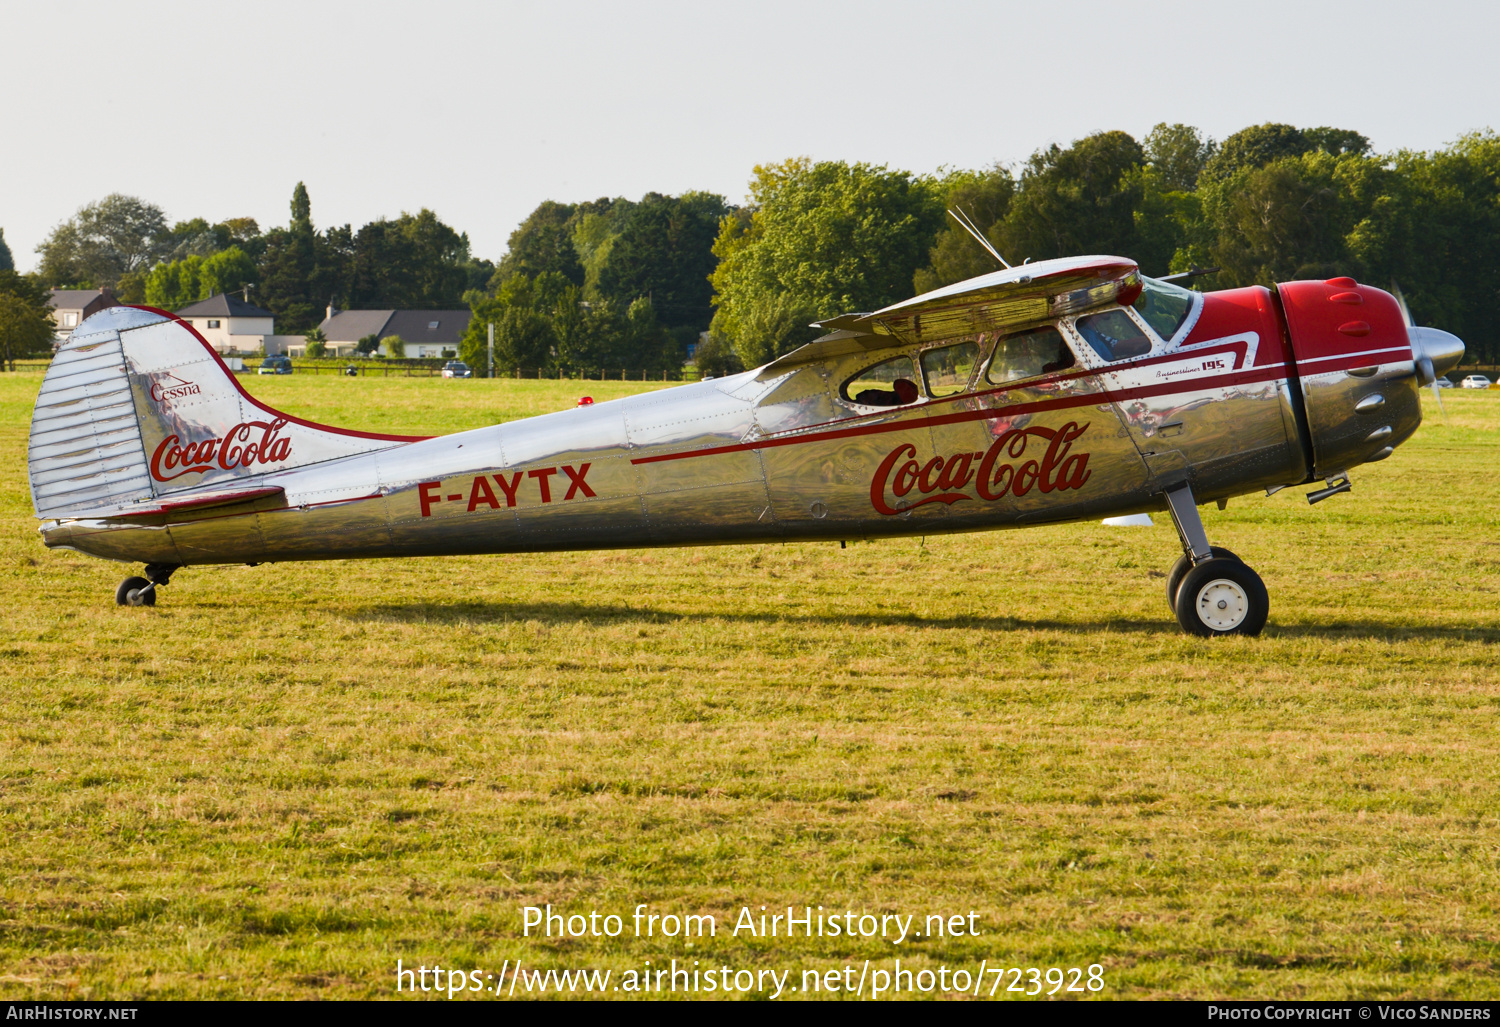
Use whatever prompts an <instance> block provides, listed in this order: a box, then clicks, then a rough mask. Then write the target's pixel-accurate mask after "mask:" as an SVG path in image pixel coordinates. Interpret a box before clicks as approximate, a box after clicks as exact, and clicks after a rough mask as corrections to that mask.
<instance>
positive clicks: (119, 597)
mask: <svg viewBox="0 0 1500 1027" xmlns="http://www.w3.org/2000/svg"><path fill="white" fill-rule="evenodd" d="M149 584H151V582H149V581H147V580H146V579H145V578H126V579H125V580H124V581H122V582H120V587H119V588H117V589H115V602H116V603H118V604H119V605H121V606H155V605H156V589H154V588H153V589H152V590H151V591H149V592H144V593H143V592H142V591H141V589H143V588H145V587H146V586H147V585H149Z"/></svg>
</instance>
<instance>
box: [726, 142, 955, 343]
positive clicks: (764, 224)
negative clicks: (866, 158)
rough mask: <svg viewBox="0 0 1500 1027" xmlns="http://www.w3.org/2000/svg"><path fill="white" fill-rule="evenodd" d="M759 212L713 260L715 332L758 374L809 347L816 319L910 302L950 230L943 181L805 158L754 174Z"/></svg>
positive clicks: (740, 221)
mask: <svg viewBox="0 0 1500 1027" xmlns="http://www.w3.org/2000/svg"><path fill="white" fill-rule="evenodd" d="M750 194H751V200H752V209H751V210H749V211H748V212H746V216H741V215H739V214H734V215H730V216H726V217H725V218H724V219H723V221H722V222H721V224H720V230H719V236H718V239H717V240H716V241H715V243H714V253H715V255H716V256H718V258H719V264H718V266H717V268H715V270H714V273H713V278H712V281H713V286H714V290H715V303H716V304H717V306H718V310H717V312H716V313H715V315H714V320H713V330H714V331H715V332H718V333H719V334H720V335H721V336H722V337H724V338H726V339H728V340H730V341H731V343H732V344H733V345H734V348H735V351H736V352H737V353H738V354H739V356H740V358H741V360H743V361H744V363H745V365H746V366H756V365H758V364H761V363H764V362H765V361H766V360H768V359H770V358H772V357H775V356H776V355H778V354H780V353H785V352H787V351H789V350H790V349H793V348H795V347H796V346H799V345H801V344H802V343H804V342H806V341H808V340H809V339H810V338H812V337H813V335H814V330H811V329H808V328H806V327H805V325H806V324H807V321H808V320H809V319H811V318H813V317H818V316H825V317H826V316H831V315H834V314H838V313H842V312H846V311H851V310H874V309H877V308H878V307H882V306H885V305H887V304H890V303H894V302H896V301H898V300H901V299H906V298H907V297H909V296H910V295H911V282H912V278H913V275H914V274H915V272H916V270H917V268H919V267H921V266H923V265H924V264H926V263H927V260H928V253H929V251H930V250H931V248H932V245H933V242H934V240H935V238H936V236H937V233H938V232H939V231H940V230H941V229H942V227H943V217H944V214H943V205H942V195H941V191H940V188H939V186H938V184H937V182H936V181H935V180H933V179H931V178H925V177H917V176H913V175H911V174H909V173H908V172H905V171H892V170H890V169H888V168H886V167H884V166H872V165H869V164H848V163H845V162H843V161H825V162H820V163H816V164H814V163H813V162H812V161H810V160H808V159H806V158H801V159H795V160H789V161H785V162H783V163H781V164H776V165H763V166H760V167H757V168H756V169H755V178H754V179H753V180H752V181H751V183H750Z"/></svg>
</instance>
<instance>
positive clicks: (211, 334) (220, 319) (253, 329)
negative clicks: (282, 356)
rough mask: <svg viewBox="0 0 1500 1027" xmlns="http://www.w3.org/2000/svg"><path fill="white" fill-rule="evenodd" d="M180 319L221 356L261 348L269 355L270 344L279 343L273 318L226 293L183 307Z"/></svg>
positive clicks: (253, 305)
mask: <svg viewBox="0 0 1500 1027" xmlns="http://www.w3.org/2000/svg"><path fill="white" fill-rule="evenodd" d="M177 316H178V317H180V318H182V319H183V320H184V321H186V322H188V323H189V324H191V325H192V326H193V327H194V328H196V329H197V330H198V334H199V335H201V336H203V337H204V338H205V339H207V340H208V344H209V345H210V346H212V347H213V348H214V349H216V350H218V351H219V352H220V353H254V352H255V351H256V350H258V349H260V348H262V347H265V348H266V352H268V353H269V352H270V351H271V349H272V346H270V345H267V343H268V342H271V343H273V344H274V341H275V340H276V339H277V336H276V335H275V331H276V327H275V315H274V314H272V313H271V312H270V311H269V310H264V309H262V308H260V307H257V306H256V305H255V304H253V303H247V302H246V301H245V300H243V299H241V298H240V297H238V296H231V295H229V294H227V293H222V292H221V293H218V294H216V295H214V296H210V297H209V298H208V299H206V300H199V301H198V302H197V303H194V304H191V305H189V306H186V307H183V308H182V309H181V310H179V311H177Z"/></svg>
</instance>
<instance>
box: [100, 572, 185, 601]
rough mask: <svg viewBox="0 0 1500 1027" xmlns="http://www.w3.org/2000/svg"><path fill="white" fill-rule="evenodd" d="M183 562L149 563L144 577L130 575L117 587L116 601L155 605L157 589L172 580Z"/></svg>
mask: <svg viewBox="0 0 1500 1027" xmlns="http://www.w3.org/2000/svg"><path fill="white" fill-rule="evenodd" d="M181 566H182V565H181V564H175V563H148V564H146V576H145V577H144V578H137V577H129V578H126V579H125V580H124V581H122V582H120V587H119V588H117V589H115V602H116V603H118V604H119V605H120V606H155V605H156V590H157V589H158V588H162V587H165V586H166V584H167V583H168V582H169V581H171V580H172V574H173V573H174V572H175V571H178V570H180V569H181Z"/></svg>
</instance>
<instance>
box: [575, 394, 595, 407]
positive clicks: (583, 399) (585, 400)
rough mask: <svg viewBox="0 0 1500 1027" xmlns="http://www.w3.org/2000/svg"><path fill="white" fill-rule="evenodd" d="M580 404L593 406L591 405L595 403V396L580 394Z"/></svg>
mask: <svg viewBox="0 0 1500 1027" xmlns="http://www.w3.org/2000/svg"><path fill="white" fill-rule="evenodd" d="M578 405H579V406H581V407H591V406H593V405H594V397H593V396H579V397H578Z"/></svg>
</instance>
